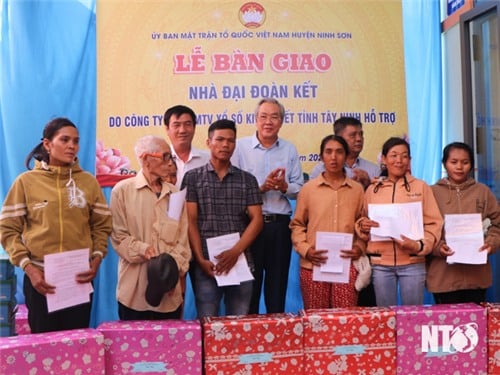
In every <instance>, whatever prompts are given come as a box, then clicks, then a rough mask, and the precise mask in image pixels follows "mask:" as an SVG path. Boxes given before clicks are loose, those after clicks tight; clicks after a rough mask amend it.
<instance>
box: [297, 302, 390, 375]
mask: <svg viewBox="0 0 500 375" xmlns="http://www.w3.org/2000/svg"><path fill="white" fill-rule="evenodd" d="M301 315H302V318H303V321H304V374H320V373H323V374H337V375H351V374H366V375H368V374H377V375H387V374H395V373H396V359H395V358H396V317H395V314H394V311H392V310H391V309H389V308H378V307H353V308H348V309H343V308H335V309H311V310H305V311H301ZM318 369H319V370H321V372H318Z"/></svg>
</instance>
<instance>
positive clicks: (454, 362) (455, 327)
mask: <svg viewBox="0 0 500 375" xmlns="http://www.w3.org/2000/svg"><path fill="white" fill-rule="evenodd" d="M394 310H395V311H396V320H397V338H396V341H397V346H398V355H397V372H398V374H405V375H412V374H413V375H425V374H429V375H431V374H432V375H435V374H452V375H455V374H467V375H473V374H484V375H485V374H486V361H487V329H486V328H487V321H486V309H484V308H483V307H481V306H479V305H476V304H473V303H464V304H450V305H432V306H430V305H424V306H397V307H394Z"/></svg>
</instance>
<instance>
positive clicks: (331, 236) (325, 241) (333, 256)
mask: <svg viewBox="0 0 500 375" xmlns="http://www.w3.org/2000/svg"><path fill="white" fill-rule="evenodd" d="M352 238H353V236H352V234H351V233H339V232H316V250H328V254H327V256H328V259H327V261H326V263H325V264H322V265H321V266H319V267H318V266H313V280H314V281H325V282H330V283H343V284H347V283H348V282H349V273H350V268H351V258H341V257H340V250H350V249H352Z"/></svg>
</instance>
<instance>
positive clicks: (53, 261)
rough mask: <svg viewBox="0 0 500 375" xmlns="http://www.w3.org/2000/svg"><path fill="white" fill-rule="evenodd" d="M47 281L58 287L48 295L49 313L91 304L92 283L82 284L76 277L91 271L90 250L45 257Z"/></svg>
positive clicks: (65, 252)
mask: <svg viewBox="0 0 500 375" xmlns="http://www.w3.org/2000/svg"><path fill="white" fill-rule="evenodd" d="M43 259H44V273H45V281H47V283H49V284H51V285H53V286H55V287H56V290H55V293H54V294H47V308H48V311H49V312H52V311H57V310H61V309H64V308H66V307H71V306H76V305H79V304H82V303H87V302H90V293H92V291H93V288H92V284H91V283H85V284H81V283H78V282H77V281H76V275H77V274H79V273H82V272H85V271H88V270H89V267H90V266H89V249H79V250H72V251H64V252H62V253H56V254H49V255H45V256H44V258H43Z"/></svg>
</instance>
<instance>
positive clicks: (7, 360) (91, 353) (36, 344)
mask: <svg viewBox="0 0 500 375" xmlns="http://www.w3.org/2000/svg"><path fill="white" fill-rule="evenodd" d="M103 342H104V338H103V336H102V334H101V333H99V332H98V331H97V330H95V329H90V328H88V329H76V330H68V331H59V332H50V333H38V334H29V335H22V336H12V337H2V338H0V374H9V375H30V374H37V375H38V374H54V375H59V374H82V375H83V374H92V375H104V345H103Z"/></svg>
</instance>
